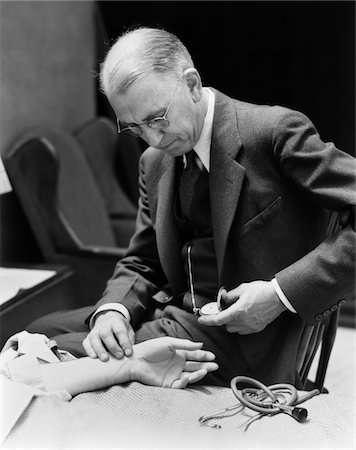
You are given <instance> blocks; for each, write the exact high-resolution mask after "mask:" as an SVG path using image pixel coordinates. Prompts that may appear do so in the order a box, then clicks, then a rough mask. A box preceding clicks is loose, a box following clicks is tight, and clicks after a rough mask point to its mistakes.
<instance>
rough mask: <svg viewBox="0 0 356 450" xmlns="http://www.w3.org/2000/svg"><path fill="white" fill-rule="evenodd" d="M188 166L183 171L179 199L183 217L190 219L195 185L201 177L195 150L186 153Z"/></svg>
mask: <svg viewBox="0 0 356 450" xmlns="http://www.w3.org/2000/svg"><path fill="white" fill-rule="evenodd" d="M185 156H186V158H187V165H186V167H185V168H183V170H182V175H181V177H180V185H179V199H180V206H181V210H182V214H183V217H186V218H188V217H189V213H190V208H191V204H192V199H193V195H194V192H195V185H196V183H197V182H198V179H199V176H200V173H201V171H200V169H199V167H198V166H197V163H196V154H195V152H194V151H193V150H191V151H190V152H188V153H186V155H185Z"/></svg>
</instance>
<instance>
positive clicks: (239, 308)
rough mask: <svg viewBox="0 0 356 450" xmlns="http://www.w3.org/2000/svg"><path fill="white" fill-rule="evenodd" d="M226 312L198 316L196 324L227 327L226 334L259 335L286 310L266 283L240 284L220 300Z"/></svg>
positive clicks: (268, 283)
mask: <svg viewBox="0 0 356 450" xmlns="http://www.w3.org/2000/svg"><path fill="white" fill-rule="evenodd" d="M223 301H224V302H225V304H226V305H229V307H228V308H227V309H224V310H223V311H221V312H219V313H218V314H216V315H211V316H201V317H199V319H198V322H199V323H201V324H203V325H208V326H221V325H226V330H227V331H228V332H229V333H239V334H252V333H258V332H259V331H262V330H263V329H264V328H265V327H266V326H267V325H268V324H269V323H271V322H272V321H273V320H274V319H276V318H277V317H278V316H279V315H280V314H281V313H282V312H283V311H285V310H286V309H287V308H286V307H285V306H284V305H283V303H282V302H281V301H280V300H279V297H278V295H277V294H276V291H275V290H274V287H273V286H272V283H271V282H268V281H260V280H258V281H251V282H250V283H242V284H240V286H238V287H237V288H235V289H232V290H231V291H229V292H228V293H227V294H226V295H225V298H224V299H223Z"/></svg>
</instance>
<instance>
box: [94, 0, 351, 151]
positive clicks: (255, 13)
mask: <svg viewBox="0 0 356 450" xmlns="http://www.w3.org/2000/svg"><path fill="white" fill-rule="evenodd" d="M98 5H99V8H100V10H101V12H102V16H103V20H104V23H105V25H106V29H107V37H108V42H110V40H112V39H114V38H115V37H116V36H117V35H118V34H120V33H122V31H124V30H125V29H127V28H129V27H130V26H132V25H150V26H157V25H158V26H162V27H163V28H166V29H167V30H168V31H171V32H173V33H175V34H177V35H178V36H179V37H180V38H181V40H182V41H183V42H184V43H185V44H186V46H187V47H188V49H189V50H190V51H191V54H192V56H193V60H194V62H195V64H196V66H197V68H198V69H199V71H200V73H201V75H202V77H203V82H204V84H205V85H210V86H213V87H215V88H217V89H220V90H221V91H223V92H224V93H226V94H228V95H231V96H233V97H235V98H239V99H240V100H245V101H250V102H255V103H266V104H280V105H285V106H289V107H291V108H293V109H297V110H300V111H302V112H304V113H305V114H307V115H308V116H309V117H310V118H311V119H312V120H313V122H314V123H315V125H316V126H317V128H318V130H319V132H320V134H321V135H322V137H323V138H324V140H326V141H330V140H331V141H334V142H335V143H336V144H337V145H338V146H339V147H340V148H342V149H343V150H345V151H347V152H349V153H353V152H354V147H355V145H354V144H355V135H354V124H355V103H354V102H355V89H354V87H355V64H354V59H355V27H354V23H355V3H354V2H343V1H316V2H312V1H299V2H291V1H276V2H270V1H262V2H259V1H250V2H244V1H229V2H225V1H178V2H175V1H158V2H152V1H144V2H141V1H127V2H115V1H113V2H112V1H101V2H98Z"/></svg>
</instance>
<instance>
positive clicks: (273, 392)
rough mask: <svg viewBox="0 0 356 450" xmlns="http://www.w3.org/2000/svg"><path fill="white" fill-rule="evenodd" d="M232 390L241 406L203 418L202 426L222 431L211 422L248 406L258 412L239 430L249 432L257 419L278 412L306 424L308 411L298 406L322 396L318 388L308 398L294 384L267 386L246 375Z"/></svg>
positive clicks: (306, 394) (201, 419) (234, 381)
mask: <svg viewBox="0 0 356 450" xmlns="http://www.w3.org/2000/svg"><path fill="white" fill-rule="evenodd" d="M238 383H245V384H250V385H252V386H254V387H245V388H243V389H238V388H237V384H238ZM230 387H231V389H232V392H233V393H234V395H235V397H236V398H237V399H238V400H239V402H240V403H239V404H237V405H233V406H230V407H229V408H225V409H223V410H222V411H218V412H216V413H213V414H207V415H204V416H201V417H200V418H199V423H200V424H201V425H207V426H209V427H212V428H219V429H220V428H221V425H219V424H217V423H210V421H211V420H218V419H223V418H226V417H230V416H233V415H235V414H237V413H239V412H241V411H242V410H243V409H244V407H247V408H249V409H251V410H252V411H256V412H257V413H258V414H256V415H254V416H253V417H250V418H249V419H248V420H247V421H246V422H244V423H242V424H241V425H240V426H239V427H238V428H239V429H240V428H245V431H246V430H247V428H248V427H249V426H250V425H251V423H252V422H254V421H255V420H257V419H260V418H261V417H263V416H265V415H274V414H278V413H285V414H288V415H290V416H291V417H293V418H294V419H295V420H297V422H300V423H304V422H306V421H307V419H308V411H307V410H306V409H305V408H299V407H297V405H300V404H301V403H304V402H305V401H306V400H309V399H310V398H312V397H314V396H315V395H318V394H320V391H319V390H318V389H314V390H312V391H310V392H306V393H305V394H304V395H301V396H298V391H297V389H296V388H295V387H294V386H293V385H291V384H273V385H271V386H268V387H267V386H266V385H264V384H263V383H261V382H260V381H258V380H255V379H254V378H250V377H245V376H237V377H235V378H233V379H232V380H231V383H230Z"/></svg>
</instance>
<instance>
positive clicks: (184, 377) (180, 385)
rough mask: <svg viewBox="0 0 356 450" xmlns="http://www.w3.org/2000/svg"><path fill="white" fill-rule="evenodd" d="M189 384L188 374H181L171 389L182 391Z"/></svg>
mask: <svg viewBox="0 0 356 450" xmlns="http://www.w3.org/2000/svg"><path fill="white" fill-rule="evenodd" d="M188 383H189V374H188V373H185V372H182V373H181V375H180V378H179V379H178V380H175V381H173V383H172V385H171V388H172V389H184V388H185V387H186V386H187V385H188Z"/></svg>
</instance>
